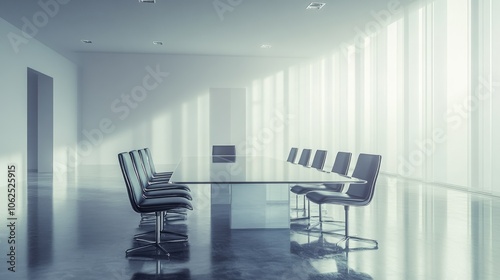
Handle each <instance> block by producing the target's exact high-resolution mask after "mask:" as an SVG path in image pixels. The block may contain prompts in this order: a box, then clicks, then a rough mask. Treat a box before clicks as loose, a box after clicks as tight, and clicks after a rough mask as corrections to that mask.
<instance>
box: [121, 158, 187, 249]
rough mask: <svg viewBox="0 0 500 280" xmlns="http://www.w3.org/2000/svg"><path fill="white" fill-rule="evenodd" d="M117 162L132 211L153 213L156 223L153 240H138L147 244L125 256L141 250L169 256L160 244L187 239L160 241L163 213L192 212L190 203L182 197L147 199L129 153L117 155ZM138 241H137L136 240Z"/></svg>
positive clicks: (185, 239)
mask: <svg viewBox="0 0 500 280" xmlns="http://www.w3.org/2000/svg"><path fill="white" fill-rule="evenodd" d="M118 161H119V162H120V168H121V170H122V175H123V179H124V181H125V186H126V188H127V193H128V197H129V200H130V204H131V206H132V209H134V211H135V212H137V213H151V212H153V213H155V216H156V223H155V230H154V233H155V239H154V240H153V241H150V240H139V241H142V242H145V243H147V245H143V246H139V247H134V248H130V249H128V250H127V251H126V256H128V255H129V253H132V252H135V251H138V250H143V249H147V248H155V249H156V252H158V249H159V250H160V251H162V252H164V253H165V254H167V255H170V254H169V253H168V251H167V250H166V249H165V248H163V246H162V244H163V243H167V242H179V241H180V242H183V241H187V238H181V239H176V240H168V241H162V240H161V234H162V229H163V220H164V213H165V212H168V211H170V210H172V209H178V208H183V209H189V210H193V206H192V205H191V202H190V201H189V200H188V199H186V198H183V197H154V198H148V197H146V196H145V195H144V192H143V189H144V186H143V185H142V183H141V181H140V179H139V177H138V176H137V173H136V170H135V166H134V163H133V161H132V157H131V156H130V154H129V153H120V154H118ZM136 240H138V239H136Z"/></svg>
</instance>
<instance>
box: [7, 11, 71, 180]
mask: <svg viewBox="0 0 500 280" xmlns="http://www.w3.org/2000/svg"><path fill="white" fill-rule="evenodd" d="M0 34H2V36H0V61H1V63H0V97H1V100H2V102H0V118H1V120H2V121H1V122H0V131H2V137H0V166H2V167H3V168H6V166H7V165H8V164H15V165H16V166H17V169H18V172H20V173H18V176H19V177H20V178H25V175H26V170H27V169H28V166H27V72H28V71H27V68H28V67H30V68H32V69H34V70H37V71H39V72H41V73H44V74H46V75H48V76H50V77H52V78H54V96H53V97H54V103H53V109H54V126H53V127H54V165H55V166H54V171H57V172H59V173H60V172H63V171H66V169H67V167H68V166H72V164H71V163H70V162H68V161H69V160H71V159H72V158H74V157H73V156H72V155H71V149H74V143H76V139H77V138H76V127H77V100H78V98H77V89H78V86H77V78H78V75H77V71H78V69H77V66H76V65H75V64H74V63H72V62H70V61H69V60H67V59H66V58H64V57H62V56H61V55H59V54H57V53H56V52H54V51H53V50H51V49H49V48H48V47H46V46H45V45H43V44H41V43H39V42H38V41H37V40H36V37H35V38H32V39H25V41H23V43H21V44H19V45H18V52H16V51H15V49H14V48H13V47H12V44H11V43H10V40H9V37H8V35H13V34H16V35H17V36H21V31H19V30H18V29H16V28H15V27H13V26H12V25H10V24H9V23H7V22H6V21H4V20H3V19H1V18H0ZM56 164H57V165H58V166H59V167H57V166H56ZM59 173H58V174H56V176H58V175H61V174H59ZM0 174H1V175H0V181H1V182H6V179H5V180H4V176H5V174H6V172H0Z"/></svg>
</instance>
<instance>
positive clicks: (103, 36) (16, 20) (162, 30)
mask: <svg viewBox="0 0 500 280" xmlns="http://www.w3.org/2000/svg"><path fill="white" fill-rule="evenodd" d="M392 1H395V0H392ZM401 1H403V2H404V1H410V0H401ZM320 2H324V3H326V5H325V6H324V7H323V9H321V10H306V7H307V6H308V5H309V3H311V1H310V0H156V3H155V4H144V3H139V1H138V0H2V1H1V2H0V17H1V18H3V19H5V20H6V21H8V22H10V23H11V24H12V25H14V26H16V27H18V28H23V26H25V29H26V26H29V25H30V24H33V25H34V26H38V27H37V28H36V29H37V30H36V32H33V31H32V30H30V29H26V30H28V31H29V32H32V33H33V34H34V37H35V38H36V39H37V40H39V41H41V42H42V43H44V44H46V45H47V46H49V47H51V48H52V49H54V50H56V51H58V52H60V53H61V54H63V55H65V56H67V57H71V56H72V55H73V54H75V53H78V52H127V53H164V54H203V55H235V56H236V55H237V56H276V57H316V56H318V55H320V54H322V53H325V52H328V51H329V50H332V49H334V48H335V46H337V45H338V44H340V43H342V42H344V41H346V40H348V39H349V38H353V37H354V35H355V34H356V32H359V31H358V30H364V29H365V24H366V23H367V22H369V21H374V20H375V17H374V16H373V15H372V13H373V12H378V11H381V10H387V5H388V3H389V2H390V0H323V1H320ZM40 3H49V4H50V5H48V7H49V8H48V9H47V8H46V9H44V8H43V7H42V6H41V5H40ZM48 11H50V13H49V12H48ZM27 22H29V24H28V23H27ZM82 39H86V40H92V42H93V43H92V44H84V43H82V42H81V40H82ZM153 41H162V42H163V45H161V46H159V45H154V44H153ZM262 44H269V45H271V46H272V47H271V48H261V45H262Z"/></svg>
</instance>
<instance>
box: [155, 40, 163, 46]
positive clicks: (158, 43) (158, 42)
mask: <svg viewBox="0 0 500 280" xmlns="http://www.w3.org/2000/svg"><path fill="white" fill-rule="evenodd" d="M153 44H155V45H157V46H163V42H162V41H153Z"/></svg>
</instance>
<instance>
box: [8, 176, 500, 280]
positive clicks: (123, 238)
mask: <svg viewBox="0 0 500 280" xmlns="http://www.w3.org/2000/svg"><path fill="white" fill-rule="evenodd" d="M115 175H116V176H115ZM120 176H121V174H120V173H116V174H113V175H106V176H101V175H99V174H98V173H97V174H79V175H78V176H77V177H76V178H74V177H72V176H70V177H68V178H63V179H61V178H51V176H48V175H42V174H30V175H29V179H28V182H27V183H26V182H25V183H22V182H21V183H19V184H18V196H17V206H16V207H17V208H16V213H15V217H16V218H17V220H16V221H15V222H16V223H15V225H16V228H15V231H14V234H15V239H16V244H15V245H16V248H15V254H16V257H15V270H16V272H10V271H8V270H7V269H8V267H10V266H11V265H10V264H9V263H8V262H7V261H8V258H9V257H8V256H7V254H8V253H9V252H10V250H9V245H8V244H7V240H8V239H7V238H8V237H9V235H11V234H12V232H11V231H10V230H9V229H8V227H7V225H8V223H7V218H8V217H7V213H6V211H5V209H1V210H0V220H1V221H2V224H5V225H2V228H1V230H0V241H1V242H0V252H1V255H0V260H1V263H0V279H57V280H64V279H287V280H293V279H398V280H399V279H426V280H428V279H451V280H459V279H491V280H493V279H499V277H500V199H499V198H495V197H488V196H481V195H473V194H470V193H466V192H462V191H457V190H452V189H446V188H442V187H437V186H430V185H422V184H417V183H410V182H405V181H400V180H397V179H394V178H391V177H386V176H381V177H380V178H379V182H378V184H377V189H376V193H375V198H374V201H373V202H372V204H371V205H370V206H368V207H363V208H352V209H351V211H350V212H351V213H350V214H351V215H350V218H351V233H352V234H353V235H359V236H363V237H368V238H373V239H376V240H377V241H378V242H379V246H378V248H377V249H374V250H371V249H370V248H368V247H369V246H370V244H363V243H355V242H351V243H350V246H351V249H352V248H354V247H355V246H361V248H359V249H358V250H354V249H352V250H350V251H349V252H346V250H343V247H342V246H343V244H340V245H341V246H340V247H339V246H337V245H335V243H336V242H337V241H338V240H339V238H338V237H337V236H335V235H333V234H330V233H324V234H320V233H319V232H318V231H317V230H312V231H307V230H305V229H304V227H305V223H304V222H302V223H293V224H292V225H291V227H290V229H289V230H288V229H286V230H230V229H229V228H228V222H227V221H228V211H227V210H228V209H227V206H225V205H217V206H215V205H211V203H210V201H211V200H210V190H209V186H206V185H205V186H191V189H192V192H193V196H194V201H193V202H194V206H195V209H194V210H193V211H190V212H189V213H188V215H187V219H186V220H175V221H174V220H172V221H169V222H168V224H167V228H168V229H172V230H175V231H179V232H185V233H187V234H188V235H189V243H188V244H171V245H170V246H168V247H167V248H168V250H169V251H170V254H171V255H170V257H166V256H156V257H155V256H154V255H151V254H140V255H138V256H133V257H129V258H126V257H125V250H126V249H128V248H130V247H132V246H135V244H134V243H133V240H132V237H133V235H134V234H136V233H140V232H143V231H146V230H148V229H150V228H149V226H147V225H144V226H139V218H140V217H139V215H138V214H136V213H135V212H134V211H133V210H132V209H131V207H130V204H129V201H128V197H127V194H126V192H125V187H124V184H123V179H122V178H121V177H120ZM2 195H5V194H2ZM2 199H3V200H4V201H6V198H5V197H4V196H2ZM291 201H292V202H294V201H295V200H294V199H291ZM0 205H2V208H6V207H5V204H4V203H3V201H2V203H1V204H0ZM312 208H313V210H315V209H317V207H315V205H313V206H312ZM326 212H327V213H325V214H327V215H329V216H333V217H334V218H335V219H342V218H343V208H342V207H339V206H332V207H327V209H326ZM292 214H293V215H299V216H300V215H301V214H302V213H300V212H298V213H297V212H293V213H292ZM339 229H341V228H340V227H338V226H336V225H325V227H324V230H327V231H331V232H338V230H339Z"/></svg>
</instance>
